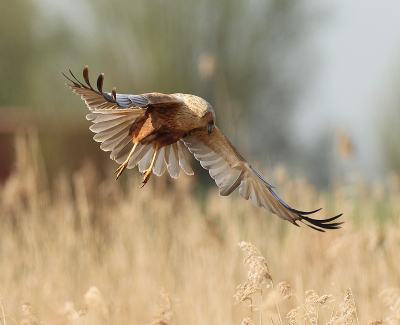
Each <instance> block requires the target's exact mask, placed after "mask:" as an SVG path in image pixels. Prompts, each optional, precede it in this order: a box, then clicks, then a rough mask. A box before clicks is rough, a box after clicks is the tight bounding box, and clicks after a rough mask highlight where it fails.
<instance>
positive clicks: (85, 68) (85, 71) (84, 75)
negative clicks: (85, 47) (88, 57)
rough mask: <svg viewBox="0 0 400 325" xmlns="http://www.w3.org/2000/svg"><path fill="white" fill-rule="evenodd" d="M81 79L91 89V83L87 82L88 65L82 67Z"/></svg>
mask: <svg viewBox="0 0 400 325" xmlns="http://www.w3.org/2000/svg"><path fill="white" fill-rule="evenodd" d="M83 79H84V80H85V82H86V83H87V85H88V86H89V87H90V89H93V88H92V85H91V84H90V82H89V67H88V66H86V67H84V68H83Z"/></svg>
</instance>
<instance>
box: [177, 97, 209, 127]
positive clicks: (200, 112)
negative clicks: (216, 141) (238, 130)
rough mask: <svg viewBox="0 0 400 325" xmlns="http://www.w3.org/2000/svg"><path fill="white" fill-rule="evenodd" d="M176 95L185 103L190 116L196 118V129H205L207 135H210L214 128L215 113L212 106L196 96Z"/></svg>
mask: <svg viewBox="0 0 400 325" xmlns="http://www.w3.org/2000/svg"><path fill="white" fill-rule="evenodd" d="M175 95H177V94H175ZM178 95H179V96H180V97H182V99H183V100H184V101H185V103H186V105H187V107H188V108H189V109H190V111H191V113H192V115H194V116H196V120H197V123H196V124H197V125H198V126H197V127H196V128H206V129H207V133H208V134H210V133H211V132H212V131H213V130H214V126H215V113H214V109H213V108H212V106H211V105H210V104H209V103H208V102H207V101H206V100H204V99H203V98H201V97H198V96H194V95H183V94H178Z"/></svg>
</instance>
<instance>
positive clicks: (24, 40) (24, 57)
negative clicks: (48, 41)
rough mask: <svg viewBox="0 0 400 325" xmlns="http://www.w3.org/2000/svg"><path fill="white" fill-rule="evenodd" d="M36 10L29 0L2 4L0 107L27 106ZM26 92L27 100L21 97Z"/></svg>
mask: <svg viewBox="0 0 400 325" xmlns="http://www.w3.org/2000/svg"><path fill="white" fill-rule="evenodd" d="M34 9H35V8H34V6H33V5H32V4H31V3H30V2H29V1H26V0H2V1H1V3H0V15H1V16H0V17H1V18H0V35H1V36H0V76H1V78H0V107H1V106H11V105H12V106H22V105H27V104H28V100H29V95H30V93H29V88H30V87H29V86H30V85H29V82H28V81H29V79H28V78H27V76H28V72H29V66H30V63H31V58H32V52H34V51H35V49H36V48H35V43H34V39H33V36H32V33H31V28H32V26H33V23H34V18H35V10H34ZM21 90H24V92H25V94H26V93H27V95H28V96H26V95H25V96H24V95H21Z"/></svg>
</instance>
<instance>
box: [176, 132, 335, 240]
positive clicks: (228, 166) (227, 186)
mask: <svg viewBox="0 0 400 325" xmlns="http://www.w3.org/2000/svg"><path fill="white" fill-rule="evenodd" d="M182 141H183V142H184V144H185V145H186V146H187V147H188V149H189V151H190V152H191V153H193V155H194V157H195V158H196V159H197V160H199V161H200V164H201V166H202V167H203V168H205V169H208V171H209V173H210V175H211V177H212V178H213V179H214V180H215V182H216V184H217V185H218V187H219V188H220V194H221V195H222V196H227V195H230V194H231V193H232V192H233V191H234V190H235V189H236V188H239V194H240V196H241V197H242V198H244V199H245V200H249V199H250V200H251V202H252V203H253V204H254V205H255V206H257V207H259V208H260V207H263V208H264V209H266V210H268V211H270V212H271V213H274V214H276V215H277V216H278V217H280V218H282V219H284V220H287V221H289V222H291V223H293V224H294V225H296V226H298V224H297V223H296V221H301V222H303V223H304V224H305V225H307V226H309V227H311V228H313V229H315V230H317V231H321V232H323V231H325V230H324V229H338V228H340V225H341V224H342V223H343V222H332V221H335V220H336V219H338V218H339V217H340V216H341V214H340V215H338V216H335V217H333V218H329V219H325V220H317V219H313V218H310V217H308V215H310V214H313V213H315V212H317V211H319V210H320V209H318V210H315V211H310V212H306V211H299V210H295V209H293V208H291V207H290V206H289V205H288V204H287V203H285V202H284V201H283V200H282V199H281V198H280V197H279V196H278V194H276V192H275V191H274V190H273V188H274V186H272V185H271V184H269V183H268V182H267V181H266V180H265V179H263V178H262V177H261V175H260V174H259V173H258V172H257V171H256V170H254V169H253V168H252V167H251V166H250V165H249V164H248V163H247V162H246V161H245V160H244V158H243V157H242V156H241V155H240V154H239V152H238V151H237V150H236V148H235V147H234V146H233V145H232V144H231V143H230V142H229V140H228V139H227V138H226V137H225V135H224V134H223V133H222V132H221V131H220V130H219V129H218V128H217V127H215V128H214V131H213V132H212V133H211V134H210V135H208V134H207V132H206V130H196V131H193V132H191V133H190V134H189V136H187V137H186V138H184V139H182Z"/></svg>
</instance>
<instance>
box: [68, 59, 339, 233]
mask: <svg viewBox="0 0 400 325" xmlns="http://www.w3.org/2000/svg"><path fill="white" fill-rule="evenodd" d="M70 73H71V75H72V77H73V79H74V80H72V79H70V78H68V77H67V76H65V75H64V76H65V77H66V78H67V79H68V80H69V81H70V82H71V83H72V85H68V86H69V87H70V88H71V89H72V90H73V91H74V92H75V93H77V94H78V95H81V97H82V99H83V100H84V101H85V102H86V105H87V106H88V107H89V109H90V110H91V111H92V112H91V113H90V114H88V115H87V116H86V118H87V119H88V120H90V121H92V122H93V124H92V125H91V127H90V130H91V131H93V132H94V133H96V135H95V136H94V138H93V139H94V140H95V141H97V142H101V145H100V148H101V149H103V150H104V151H111V155H110V158H111V159H113V160H115V161H116V162H117V163H119V164H121V166H120V167H119V168H118V169H117V170H116V173H118V174H117V179H118V177H119V176H120V175H121V173H122V172H123V171H124V170H125V168H133V167H135V166H136V165H138V167H139V171H140V172H142V173H143V175H144V178H143V185H142V186H144V185H145V184H146V183H147V182H148V180H149V178H150V176H151V174H152V173H154V174H156V175H158V176H160V175H162V174H163V173H164V172H165V171H166V170H168V173H169V174H170V176H171V177H173V178H178V177H179V174H180V168H179V166H180V167H181V168H182V169H183V171H184V172H185V173H186V174H188V175H193V171H192V168H191V167H190V165H189V163H188V160H187V158H186V156H185V152H184V151H183V149H182V146H181V141H182V142H183V143H184V144H185V146H186V147H187V148H188V149H189V151H190V152H191V153H193V155H194V157H195V158H196V159H197V160H199V161H200V164H201V165H202V166H203V168H205V169H208V170H209V173H210V175H211V177H212V178H213V179H214V180H215V182H216V183H217V185H218V187H219V188H220V194H221V195H222V196H226V195H229V194H231V193H232V192H233V191H234V190H235V189H236V188H239V194H240V195H241V196H242V197H243V198H244V199H246V200H248V199H250V200H251V201H252V202H253V204H254V205H255V206H257V207H263V208H265V209H266V210H267V211H269V212H271V213H274V214H276V215H277V216H278V217H280V218H282V219H284V220H288V221H289V222H291V223H293V224H294V225H296V226H298V224H297V223H296V221H301V222H303V223H304V224H306V225H307V226H309V227H311V228H313V229H315V230H318V231H324V230H323V229H338V228H340V225H341V224H342V222H332V221H334V220H335V219H337V218H339V217H340V216H341V214H340V215H337V216H335V217H332V218H329V219H324V220H317V219H312V218H310V217H307V215H310V214H312V213H315V212H317V211H319V210H320V209H318V210H315V211H311V212H304V211H298V210H295V209H292V208H291V207H290V206H289V205H288V204H286V203H285V202H284V201H283V200H282V199H281V198H280V197H279V196H278V195H277V194H276V193H275V192H274V190H273V188H274V187H273V186H272V185H270V184H269V183H268V182H267V181H265V180H264V179H263V178H262V177H261V176H260V174H258V173H257V171H255V170H254V169H253V168H252V167H251V166H250V165H249V164H248V163H247V162H246V160H245V159H244V158H243V157H242V156H241V155H240V153H239V152H238V151H237V150H236V148H235V147H234V146H233V145H232V144H231V143H230V141H229V140H228V139H227V138H226V136H225V135H224V134H223V133H222V132H221V131H220V130H219V129H218V128H217V127H216V126H215V114H214V110H213V108H212V107H211V105H210V104H209V103H207V102H206V101H205V100H204V99H202V98H200V97H197V96H194V95H188V94H171V95H166V94H161V93H147V94H141V95H125V94H117V92H116V90H115V88H114V89H113V90H112V92H111V93H106V92H103V90H102V88H103V80H104V75H103V74H101V75H100V76H99V78H98V80H97V88H98V90H95V89H94V88H93V87H92V86H91V84H90V82H89V69H88V67H85V69H84V70H83V78H84V80H85V82H86V85H85V84H83V83H81V82H80V81H79V80H78V79H77V78H75V76H74V75H73V74H72V72H71V71H70ZM179 140H181V141H179Z"/></svg>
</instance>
